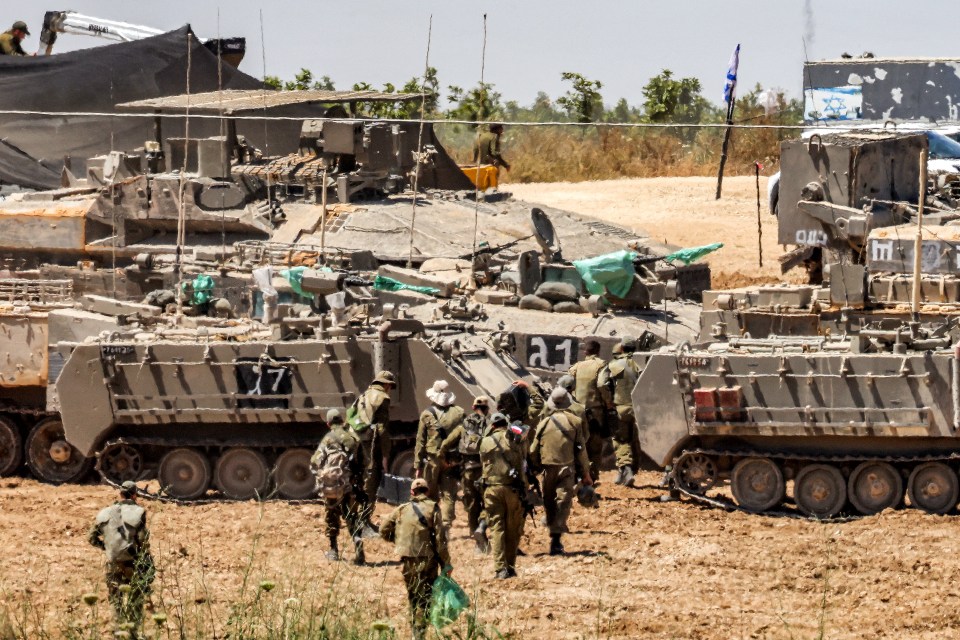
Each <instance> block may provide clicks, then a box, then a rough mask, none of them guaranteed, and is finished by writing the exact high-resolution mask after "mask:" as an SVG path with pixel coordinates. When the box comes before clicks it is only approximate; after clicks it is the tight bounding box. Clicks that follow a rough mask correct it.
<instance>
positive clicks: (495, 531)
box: [480, 413, 527, 579]
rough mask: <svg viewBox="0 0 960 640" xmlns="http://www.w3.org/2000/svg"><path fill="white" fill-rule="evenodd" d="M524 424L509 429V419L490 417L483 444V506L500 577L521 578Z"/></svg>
mask: <svg viewBox="0 0 960 640" xmlns="http://www.w3.org/2000/svg"><path fill="white" fill-rule="evenodd" d="M525 435H526V429H525V428H524V427H523V425H521V424H519V423H518V424H516V425H511V426H509V427H508V426H507V416H505V415H503V414H502V413H495V414H493V416H492V417H491V418H490V431H489V432H488V434H487V435H486V436H485V437H484V438H483V440H481V441H480V462H481V464H482V465H483V486H484V491H483V507H484V509H485V510H486V513H487V518H488V520H489V531H490V533H491V535H492V537H493V540H492V543H493V561H494V569H496V572H497V573H496V577H497V578H500V579H504V578H512V577H514V576H516V575H517V571H516V564H517V549H518V548H519V547H520V535H521V533H522V532H523V505H522V503H521V498H522V496H524V495H525V494H526V490H527V487H526V482H525V481H524V477H525V473H526V470H525V469H524V466H525V465H526V459H525V458H526V456H525V454H524V451H525V448H524V444H523V437H524V436H525Z"/></svg>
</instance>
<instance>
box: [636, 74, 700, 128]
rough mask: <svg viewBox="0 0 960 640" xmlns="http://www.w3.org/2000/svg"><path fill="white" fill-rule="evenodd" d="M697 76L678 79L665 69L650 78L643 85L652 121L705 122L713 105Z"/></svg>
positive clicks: (648, 118)
mask: <svg viewBox="0 0 960 640" xmlns="http://www.w3.org/2000/svg"><path fill="white" fill-rule="evenodd" d="M700 89H701V87H700V81H699V80H697V79H696V78H681V79H679V80H675V79H674V77H673V72H672V71H670V70H669V69H664V70H663V71H661V72H660V74H659V75H656V76H654V77H652V78H650V80H649V82H647V84H646V85H645V86H644V87H643V98H644V102H643V110H644V114H645V115H646V119H647V121H649V122H682V123H697V122H702V121H703V118H704V116H706V115H708V114H710V112H711V111H712V108H711V106H710V103H709V102H707V100H706V98H704V97H703V96H702V95H701V94H700Z"/></svg>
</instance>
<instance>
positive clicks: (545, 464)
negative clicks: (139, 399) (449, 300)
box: [90, 338, 638, 637]
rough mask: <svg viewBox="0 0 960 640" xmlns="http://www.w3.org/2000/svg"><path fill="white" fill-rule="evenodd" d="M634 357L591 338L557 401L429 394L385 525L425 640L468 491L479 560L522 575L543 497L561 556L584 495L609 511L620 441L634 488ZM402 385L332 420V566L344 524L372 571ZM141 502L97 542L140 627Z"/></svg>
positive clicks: (629, 343) (441, 387) (527, 395)
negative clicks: (601, 487)
mask: <svg viewBox="0 0 960 640" xmlns="http://www.w3.org/2000/svg"><path fill="white" fill-rule="evenodd" d="M635 348H636V342H635V341H634V340H633V339H631V338H624V339H623V340H621V342H620V344H619V345H617V348H615V353H614V358H613V359H612V360H610V362H604V361H603V360H602V359H601V358H600V355H599V354H600V344H599V343H597V342H596V341H592V340H591V341H588V342H587V343H586V345H585V357H584V359H583V360H581V361H580V362H578V363H577V364H575V365H574V366H573V367H572V368H571V369H570V371H569V374H568V375H565V376H563V377H562V378H560V380H559V381H558V384H557V385H556V386H555V388H554V389H553V390H552V391H551V392H550V393H549V395H548V397H547V398H546V399H544V398H543V396H542V395H541V394H540V393H539V392H538V391H537V389H536V388H535V387H532V386H530V385H529V384H528V383H526V382H524V381H520V380H518V381H516V382H514V383H513V384H512V385H511V386H510V388H508V389H507V390H506V391H505V392H504V393H502V394H501V395H500V396H499V397H498V399H497V401H496V402H494V401H493V400H492V399H491V398H489V397H487V396H478V397H476V398H474V399H473V401H472V404H471V412H470V413H469V414H467V413H466V412H465V411H464V410H463V409H462V408H461V407H459V406H458V405H457V403H456V396H455V394H454V393H453V392H452V391H451V390H450V385H449V384H448V382H447V381H445V380H438V381H436V382H435V383H434V384H433V386H432V387H431V388H430V389H429V390H428V391H427V393H426V396H427V400H428V401H429V406H427V408H426V409H424V411H423V412H422V413H421V415H420V421H419V424H418V429H417V437H416V448H415V450H414V467H415V478H414V480H413V481H412V483H411V487H410V495H411V499H410V501H409V502H408V503H406V504H403V505H401V506H400V507H398V508H397V509H395V510H394V511H393V512H392V513H391V514H390V515H389V516H387V517H386V518H385V519H384V520H383V521H382V522H381V524H380V527H379V536H380V537H382V538H383V539H385V540H387V541H388V542H393V543H394V544H395V546H396V552H397V554H398V555H399V556H400V559H401V564H402V573H403V577H404V581H405V583H406V586H407V595H408V599H409V603H410V609H411V616H412V619H413V628H414V632H415V636H416V637H422V635H423V634H424V633H425V630H426V625H427V616H428V610H429V606H430V601H431V596H432V586H433V583H434V580H436V578H437V577H438V575H439V574H440V572H441V571H443V572H444V573H447V574H449V573H450V572H452V570H453V567H452V564H451V559H450V552H449V549H448V544H447V540H448V535H449V531H450V529H451V527H452V525H453V521H454V518H455V512H456V503H457V501H458V492H459V491H461V490H462V501H463V506H464V510H465V511H466V514H467V524H468V527H469V530H470V532H471V534H472V536H473V537H474V539H475V541H476V544H477V552H478V553H482V554H486V553H490V552H491V551H492V555H493V562H494V571H495V576H496V578H498V579H509V578H511V577H514V576H516V575H517V572H516V564H517V556H518V555H522V551H520V539H521V537H522V535H523V529H524V524H525V521H526V519H527V516H528V515H532V513H533V503H534V502H535V496H536V495H537V494H539V497H540V498H541V499H542V501H543V510H544V517H543V524H544V525H545V526H546V527H547V529H548V531H549V534H550V555H562V554H564V553H565V549H564V546H563V542H562V536H563V535H564V534H565V533H568V531H569V529H568V527H567V520H568V517H569V514H570V510H571V507H572V503H573V499H574V497H576V498H578V500H579V501H580V502H581V503H582V504H584V505H586V506H590V507H594V506H596V504H597V503H596V498H597V496H596V494H595V492H594V490H593V485H594V484H595V479H596V478H598V477H599V472H600V467H601V460H602V457H603V454H604V449H605V447H606V442H607V439H608V438H612V443H613V448H614V451H615V453H616V458H617V466H618V474H617V477H616V480H615V482H617V483H618V484H623V485H627V486H630V485H632V483H633V479H634V472H635V467H634V464H635V460H636V458H635V456H636V447H637V443H636V428H635V421H634V415H633V409H632V405H631V402H630V391H631V390H632V388H633V386H634V384H635V382H636V378H637V375H638V368H637V366H636V364H635V363H634V362H633V359H632V357H631V355H632V353H633V351H634V350H635ZM395 385H396V380H395V377H394V375H393V374H392V373H390V372H388V371H381V372H380V373H378V374H377V376H376V378H375V379H374V381H373V383H372V384H371V385H370V387H369V388H368V389H367V390H366V391H364V392H363V393H362V394H361V395H360V396H359V397H358V398H357V400H356V401H355V402H354V403H353V404H352V405H351V406H350V407H349V408H348V409H347V411H346V414H345V415H344V413H343V412H341V410H339V409H331V410H329V411H328V412H327V414H326V423H327V426H328V427H329V431H328V432H327V433H326V434H325V435H324V437H323V439H322V440H321V442H320V444H319V446H318V447H317V450H316V452H315V453H314V455H313V457H312V459H311V466H312V468H313V471H314V473H315V475H316V477H317V488H318V492H319V494H320V497H321V498H323V500H324V511H325V525H326V534H327V537H328V539H329V550H328V551H327V552H326V557H327V558H328V559H329V560H331V561H338V560H340V559H342V557H343V556H342V554H341V551H340V548H339V538H340V532H341V526H342V524H343V523H344V522H345V524H346V526H347V530H348V532H349V534H350V539H351V541H352V543H353V547H354V554H353V559H352V561H353V563H354V564H357V565H363V564H365V563H366V554H365V553H364V548H363V544H364V539H366V538H369V537H373V536H376V535H377V527H376V526H375V525H374V524H373V523H372V522H371V516H372V513H373V507H374V503H375V501H376V497H377V490H378V488H379V487H380V484H381V481H382V479H383V475H384V471H385V469H386V462H387V460H388V459H389V457H390V443H391V438H390V427H389V423H390V392H391V390H392V389H393V387H394V386H395ZM135 497H136V486H135V485H134V484H133V483H124V485H123V487H122V489H121V500H120V501H119V502H118V503H116V504H115V505H113V506H111V507H107V508H106V509H104V510H103V511H101V512H100V513H99V514H98V516H97V519H96V523H95V525H94V527H93V529H92V530H91V533H90V541H91V543H92V544H94V545H96V546H99V547H102V548H104V549H105V550H106V552H107V585H108V589H109V593H110V600H111V602H112V603H113V604H114V607H115V608H116V611H117V615H118V617H120V618H121V619H124V620H128V621H131V623H132V624H134V625H139V624H140V621H141V618H142V608H143V602H144V598H145V596H146V594H147V593H148V592H149V585H150V581H151V580H152V575H153V563H152V560H150V559H149V542H148V537H147V533H146V515H145V512H144V510H143V508H142V507H140V506H139V505H137V504H136V501H135ZM118 531H119V532H122V533H118ZM124 585H127V587H126V588H124ZM131 585H133V586H132V587H131ZM125 593H126V594H128V595H127V596H126V597H124V594H125Z"/></svg>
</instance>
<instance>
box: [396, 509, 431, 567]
mask: <svg viewBox="0 0 960 640" xmlns="http://www.w3.org/2000/svg"><path fill="white" fill-rule="evenodd" d="M436 509H437V503H435V502H434V501H433V500H430V499H429V498H415V499H413V500H411V501H410V502H408V503H407V504H405V505H402V506H401V507H400V515H399V516H398V517H397V527H396V531H395V534H394V543H395V544H396V548H397V554H398V555H399V556H400V557H401V558H429V557H431V556H432V555H433V554H434V549H433V545H434V542H433V541H434V539H435V537H436V532H435V531H433V522H434V511H435V510H436Z"/></svg>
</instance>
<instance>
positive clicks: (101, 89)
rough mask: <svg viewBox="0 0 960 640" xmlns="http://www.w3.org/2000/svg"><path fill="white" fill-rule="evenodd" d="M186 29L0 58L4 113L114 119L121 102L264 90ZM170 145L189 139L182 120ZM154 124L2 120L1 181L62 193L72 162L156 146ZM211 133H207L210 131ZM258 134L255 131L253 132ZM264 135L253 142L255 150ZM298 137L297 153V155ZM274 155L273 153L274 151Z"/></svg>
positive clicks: (167, 132) (168, 132)
mask: <svg viewBox="0 0 960 640" xmlns="http://www.w3.org/2000/svg"><path fill="white" fill-rule="evenodd" d="M188 35H192V31H191V30H190V26H189V25H186V26H183V27H181V28H180V29H177V30H175V31H171V32H169V33H164V34H162V35H159V36H154V37H151V38H146V39H143V40H137V41H134V42H123V43H118V44H110V45H106V46H102V47H95V48H91V49H83V50H80V51H71V52H68V53H60V54H55V55H52V56H37V57H15V56H0V112H2V111H8V110H17V111H41V112H72V113H80V112H84V113H114V112H116V111H117V110H116V108H115V105H116V104H118V103H121V102H128V101H132V100H142V99H144V98H154V97H158V96H169V95H176V94H182V93H185V92H186V88H187V87H186V84H187V62H188V57H189V62H190V91H191V92H201V91H213V90H215V89H217V88H218V82H220V81H218V66H220V67H221V69H220V75H221V76H222V87H223V88H225V89H258V88H260V87H262V83H261V82H260V81H259V80H257V79H256V78H253V77H251V76H248V75H247V74H245V73H243V72H242V71H239V70H238V69H236V68H235V67H233V66H231V65H229V64H227V63H225V62H224V63H223V64H222V65H220V64H218V63H219V61H218V59H217V56H216V54H214V53H213V52H212V51H211V50H210V49H208V48H207V47H206V46H204V44H203V43H202V42H201V41H200V40H199V39H198V38H197V37H195V36H193V37H188ZM163 125H164V131H163V134H164V136H165V137H169V136H175V135H182V129H183V123H182V120H165V121H164V123H163ZM153 126H154V123H153V119H152V118H150V117H144V118H119V117H116V118H115V117H110V116H103V115H70V116H50V115H20V114H5V113H0V141H2V144H0V181H2V182H6V183H13V184H19V185H20V186H24V187H30V188H37V189H42V188H52V187H58V186H59V185H60V170H61V168H62V166H63V161H64V158H65V157H70V158H71V166H72V168H73V170H74V173H78V174H80V173H81V172H83V170H84V167H85V163H86V160H87V158H89V157H92V156H96V155H100V154H103V153H106V152H109V151H110V150H112V149H117V150H123V151H132V150H133V149H135V148H137V147H141V146H143V143H144V141H145V140H149V139H152V138H153ZM204 129H206V130H207V131H206V132H204V131H203V130H204ZM218 129H219V123H218V121H217V120H208V121H206V123H205V124H200V122H199V121H194V122H191V136H194V135H215V134H216V133H217V130H218ZM251 129H252V127H251ZM259 129H260V134H259V135H256V132H254V131H251V133H250V135H249V136H248V137H249V138H250V139H251V141H252V142H253V143H254V144H257V143H258V142H260V141H262V138H263V133H262V132H263V125H262V123H261V124H260V127H259ZM296 142H297V141H296V134H295V133H294V139H293V140H292V142H291V147H293V148H295V147H296ZM271 151H273V150H272V149H271Z"/></svg>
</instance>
